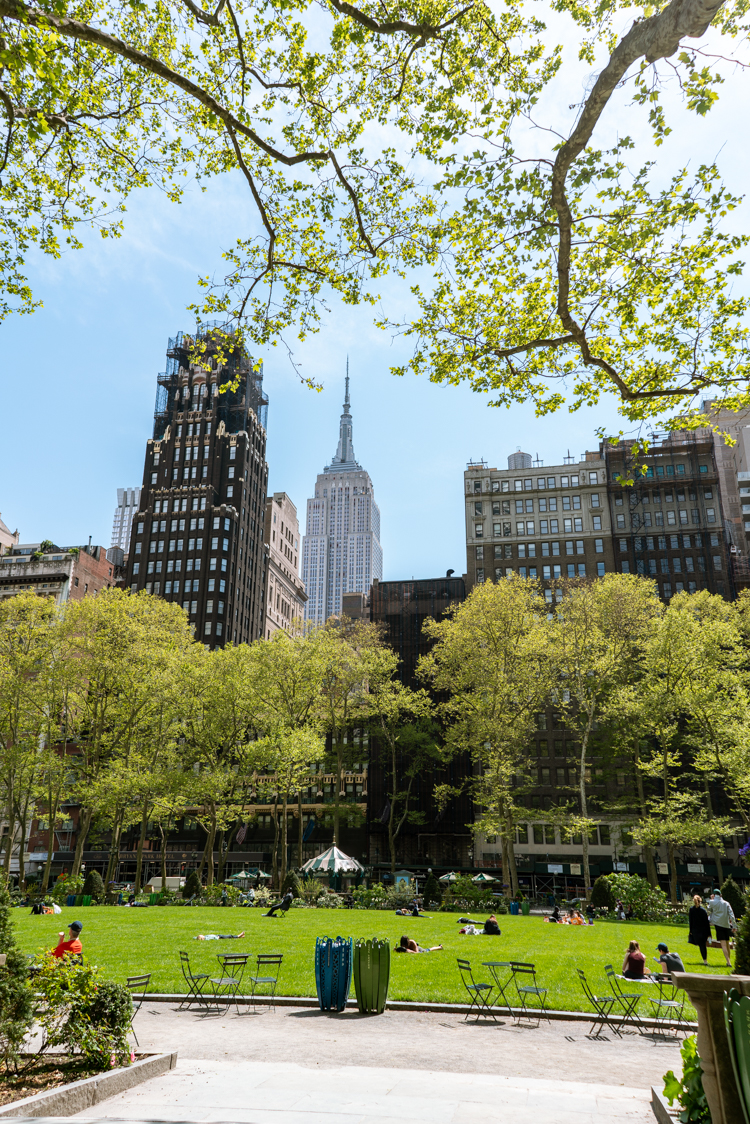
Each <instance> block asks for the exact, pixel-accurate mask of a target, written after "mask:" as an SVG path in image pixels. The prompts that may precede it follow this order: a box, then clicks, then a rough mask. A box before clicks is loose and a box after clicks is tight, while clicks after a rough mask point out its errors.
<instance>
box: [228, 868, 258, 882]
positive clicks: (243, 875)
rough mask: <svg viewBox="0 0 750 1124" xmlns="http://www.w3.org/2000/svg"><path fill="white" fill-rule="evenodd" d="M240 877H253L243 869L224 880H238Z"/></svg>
mask: <svg viewBox="0 0 750 1124" xmlns="http://www.w3.org/2000/svg"><path fill="white" fill-rule="evenodd" d="M240 878H252V875H251V874H248V873H247V871H246V870H241V871H240V873H239V874H232V875H231V876H230V877H229V878H225V879H224V881H225V882H237V881H239V879H240Z"/></svg>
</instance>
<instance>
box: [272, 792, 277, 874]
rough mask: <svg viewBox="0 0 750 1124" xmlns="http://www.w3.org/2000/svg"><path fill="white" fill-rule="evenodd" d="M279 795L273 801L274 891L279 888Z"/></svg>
mask: <svg viewBox="0 0 750 1124" xmlns="http://www.w3.org/2000/svg"><path fill="white" fill-rule="evenodd" d="M278 813H279V794H278V793H276V795H275V796H274V800H273V855H272V861H271V883H272V885H273V888H274V890H278V888H279V815H278Z"/></svg>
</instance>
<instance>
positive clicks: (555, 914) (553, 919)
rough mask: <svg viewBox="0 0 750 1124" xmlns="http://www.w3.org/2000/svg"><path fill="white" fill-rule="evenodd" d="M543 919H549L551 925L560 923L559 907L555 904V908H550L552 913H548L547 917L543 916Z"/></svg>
mask: <svg viewBox="0 0 750 1124" xmlns="http://www.w3.org/2000/svg"><path fill="white" fill-rule="evenodd" d="M544 920H545V921H549V923H550V924H551V925H562V921H561V920H560V909H559V907H558V906H555V908H554V909H553V910H552V913H550V915H549V917H545V919H544Z"/></svg>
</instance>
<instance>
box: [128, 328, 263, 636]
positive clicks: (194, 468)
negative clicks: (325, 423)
mask: <svg viewBox="0 0 750 1124" xmlns="http://www.w3.org/2000/svg"><path fill="white" fill-rule="evenodd" d="M227 384H228V386H227V389H224V390H222V391H220V390H219V387H220V386H225V385H227ZM267 411H268V399H267V397H266V395H265V394H264V391H263V373H262V368H261V367H260V366H258V365H253V362H252V360H251V359H250V358H249V356H248V355H247V353H246V352H245V351H244V349H243V347H242V346H240V345H239V344H235V343H234V342H233V338H232V331H231V329H222V328H221V327H220V326H217V325H212V326H203V327H202V328H201V329H200V330H199V332H198V333H197V334H196V335H194V336H190V335H187V334H183V333H180V334H179V335H178V336H176V337H175V338H174V339H170V341H169V347H168V350H167V370H166V371H165V372H164V373H163V374H160V375H159V376H158V378H157V395H156V409H155V411H154V432H153V437H151V438H150V439H149V441H148V443H147V446H146V458H145V464H144V470H143V484H142V487H141V500H140V504H139V507H138V512H137V514H136V515H135V518H134V520H133V529H132V534H131V540H130V550H129V554H128V563H127V576H126V584H127V585H128V586H129V588H130V589H131V590H132V591H133V592H136V591H139V590H143V589H145V590H146V592H147V593H153V594H156V595H158V596H160V597H164V598H166V599H167V600H168V601H174V602H176V603H177V604H179V605H181V606H182V607H183V609H184V610H185V611H186V612H187V613H188V614H189V617H190V621H191V624H192V625H193V628H194V631H195V635H196V637H197V638H198V639H200V640H202V641H203V642H204V643H205V644H206V645H207V646H208V647H210V648H214V647H223V645H224V644H225V643H227V642H229V641H231V642H232V643H243V642H249V641H252V640H256V639H258V638H259V637H261V636H262V635H263V622H264V619H265V583H266V550H265V547H264V543H263V526H264V521H265V506H266V503H265V501H266V491H267V482H268V465H267V464H266V459H265V455H266V421H267Z"/></svg>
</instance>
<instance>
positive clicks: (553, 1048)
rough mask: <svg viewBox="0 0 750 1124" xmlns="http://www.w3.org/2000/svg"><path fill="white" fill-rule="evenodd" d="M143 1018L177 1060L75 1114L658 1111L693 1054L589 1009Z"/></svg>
mask: <svg viewBox="0 0 750 1124" xmlns="http://www.w3.org/2000/svg"><path fill="white" fill-rule="evenodd" d="M135 1025H136V1030H137V1032H138V1038H139V1040H140V1049H141V1051H143V1052H150V1051H157V1050H161V1049H166V1048H167V1047H169V1048H177V1049H178V1051H179V1056H178V1064H177V1068H176V1069H175V1070H172V1071H171V1072H169V1073H166V1074H164V1075H163V1076H161V1077H156V1078H153V1079H152V1080H151V1081H148V1082H146V1083H145V1084H143V1085H140V1086H137V1087H136V1088H134V1089H131V1090H129V1091H128V1092H126V1093H123V1094H121V1095H119V1096H117V1097H112V1098H111V1099H109V1100H107V1101H104V1102H102V1103H101V1104H100V1105H97V1106H95V1107H92V1108H90V1109H87V1110H86V1111H85V1112H82V1113H80V1114H79V1115H78V1117H73V1118H72V1119H81V1120H89V1121H93V1120H148V1121H195V1122H198V1121H225V1122H236V1124H324V1122H325V1124H376V1122H377V1124H407V1121H408V1124H427V1122H428V1121H429V1122H430V1124H470V1122H473V1121H474V1120H476V1119H477V1118H478V1117H484V1116H486V1115H487V1113H488V1112H489V1113H491V1115H492V1116H493V1117H494V1118H495V1119H496V1120H503V1121H504V1120H508V1121H510V1120H512V1121H513V1124H539V1121H540V1118H541V1117H544V1118H548V1119H550V1120H554V1121H555V1122H556V1124H573V1121H576V1122H577V1124H604V1122H605V1121H606V1122H608V1124H626V1122H629V1124H653V1120H654V1117H653V1115H652V1113H651V1109H650V1107H649V1103H650V1087H651V1085H652V1084H653V1085H657V1087H658V1088H661V1086H662V1082H661V1077H662V1074H664V1073H665V1072H666V1070H668V1069H675V1070H677V1071H679V1068H680V1056H679V1043H676V1042H675V1041H674V1040H673V1039H660V1038H658V1037H649V1038H642V1037H641V1036H639V1035H634V1034H628V1035H624V1036H623V1038H622V1039H618V1038H617V1037H616V1036H615V1035H613V1034H611V1033H608V1034H607V1035H603V1036H602V1037H601V1038H600V1039H596V1040H595V1039H592V1038H589V1037H588V1035H587V1031H588V1029H589V1027H588V1025H587V1024H586V1025H584V1024H581V1023H566V1022H555V1023H551V1024H544V1023H543V1024H542V1025H541V1026H540V1027H536V1026H533V1025H532V1026H520V1027H519V1026H516V1025H515V1024H513V1023H512V1022H511V1021H510V1020H508V1019H506V1020H505V1021H504V1022H501V1021H500V1020H498V1022H497V1024H493V1023H491V1022H489V1023H485V1022H480V1023H473V1022H469V1023H466V1022H464V1020H463V1017H462V1016H459V1015H445V1014H436V1013H432V1012H429V1013H419V1014H416V1013H412V1012H400V1011H388V1012H386V1013H385V1014H383V1015H379V1016H369V1017H362V1016H360V1015H359V1014H357V1013H356V1012H355V1011H347V1012H345V1013H343V1014H340V1015H337V1014H323V1013H322V1012H320V1011H318V1010H316V1009H310V1008H278V1009H277V1010H276V1011H273V1010H269V1009H263V1008H259V1009H258V1011H257V1012H256V1013H253V1012H252V1010H249V1011H243V1012H242V1014H240V1015H237V1013H236V1012H232V1013H230V1014H224V1015H222V1016H215V1015H202V1014H198V1013H196V1012H195V1011H187V1012H177V1011H175V1009H174V1008H173V1007H172V1005H171V1004H165V1003H152V1004H144V1006H143V1008H142V1009H141V1011H140V1013H139V1014H138V1016H137V1018H136V1024H135Z"/></svg>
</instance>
